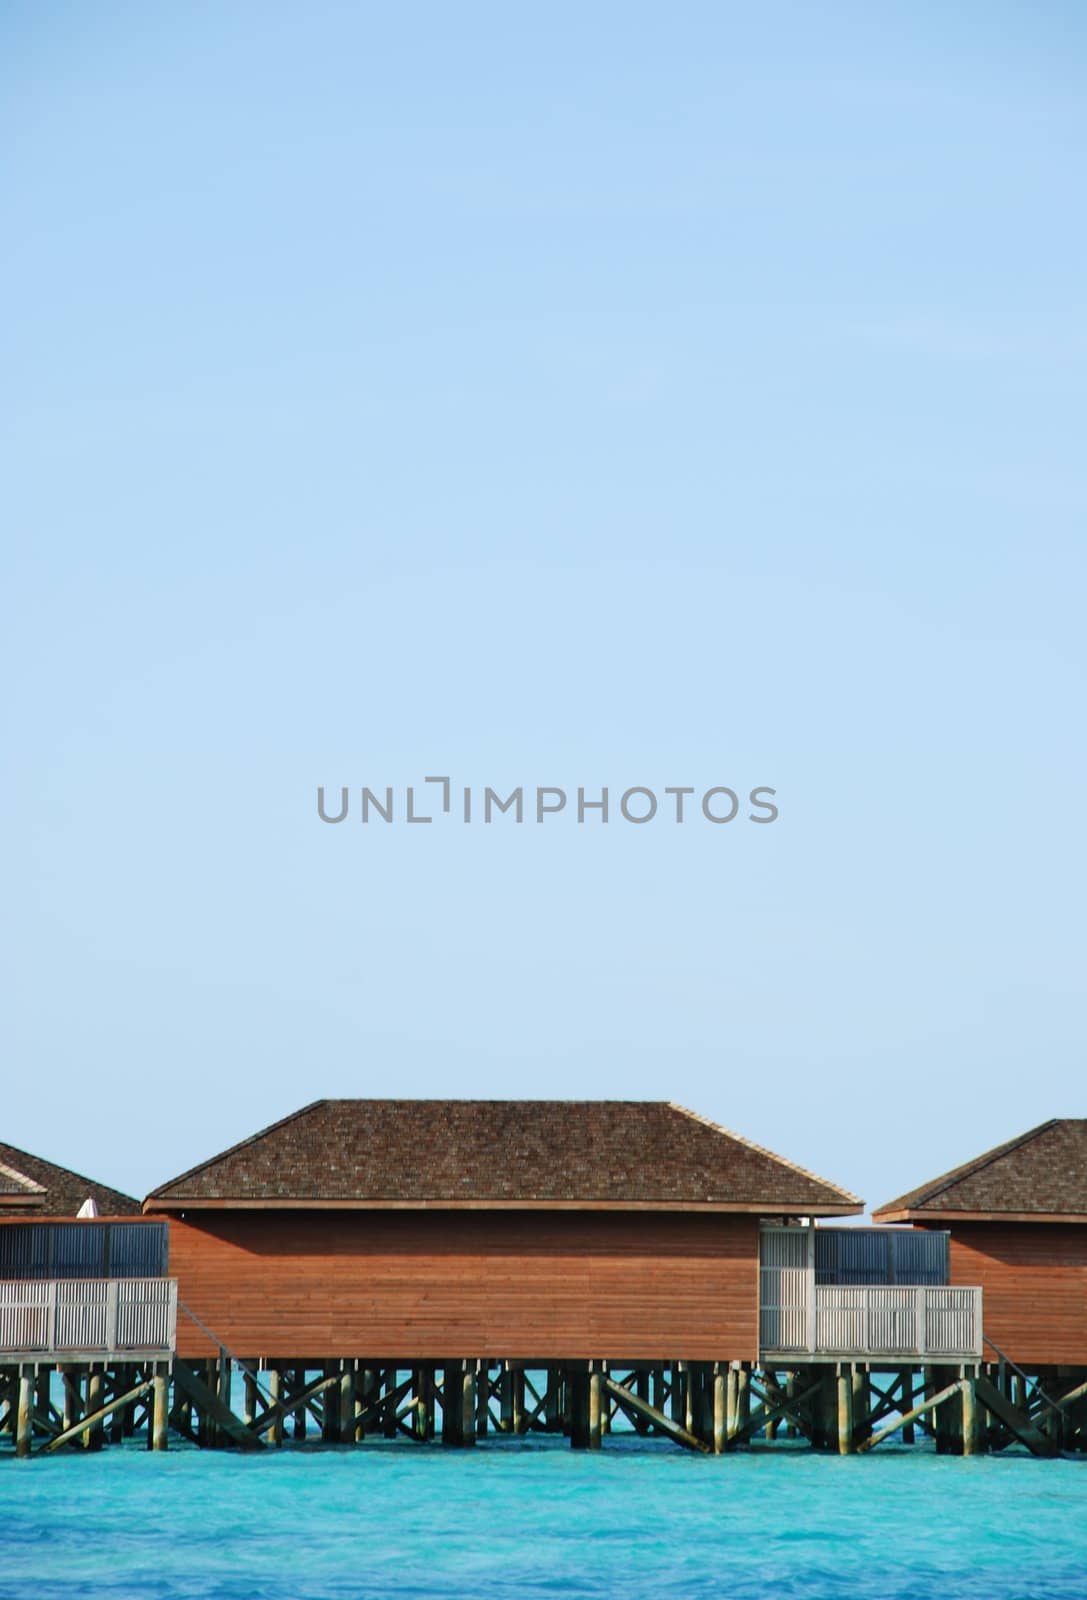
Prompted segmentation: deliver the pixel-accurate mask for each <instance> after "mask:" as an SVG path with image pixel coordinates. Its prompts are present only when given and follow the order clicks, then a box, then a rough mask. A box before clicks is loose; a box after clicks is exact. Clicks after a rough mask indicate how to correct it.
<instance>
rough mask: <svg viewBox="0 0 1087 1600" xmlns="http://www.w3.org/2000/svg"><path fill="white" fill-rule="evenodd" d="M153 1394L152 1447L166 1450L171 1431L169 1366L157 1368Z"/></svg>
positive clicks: (153, 1381) (153, 1382) (153, 1380)
mask: <svg viewBox="0 0 1087 1600" xmlns="http://www.w3.org/2000/svg"><path fill="white" fill-rule="evenodd" d="M151 1395H152V1404H151V1429H150V1433H151V1448H152V1450H165V1449H166V1448H167V1444H168V1440H169V1433H170V1373H169V1369H168V1368H167V1367H165V1366H159V1367H156V1368H155V1376H154V1378H153V1379H152V1390H151Z"/></svg>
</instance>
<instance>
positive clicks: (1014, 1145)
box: [873, 1117, 1075, 1216]
mask: <svg viewBox="0 0 1087 1600" xmlns="http://www.w3.org/2000/svg"><path fill="white" fill-rule="evenodd" d="M1073 1120H1075V1119H1074V1118H1062V1117H1050V1118H1049V1119H1048V1120H1047V1121H1046V1122H1040V1123H1039V1124H1038V1126H1037V1127H1036V1128H1028V1129H1027V1131H1026V1133H1020V1134H1017V1135H1016V1137H1015V1138H1014V1139H1006V1140H1005V1141H1004V1143H1003V1144H997V1145H994V1146H993V1148H992V1149H991V1150H983V1151H982V1153H981V1155H980V1156H975V1157H974V1159H973V1160H972V1161H964V1162H963V1163H962V1164H961V1165H960V1166H957V1167H950V1168H949V1169H948V1170H947V1171H946V1172H942V1173H941V1174H940V1176H939V1177H938V1178H933V1179H932V1180H931V1182H930V1183H928V1184H922V1185H921V1187H920V1188H918V1189H907V1190H906V1193H905V1194H902V1195H899V1197H898V1199H897V1200H888V1201H887V1202H886V1203H885V1204H884V1205H881V1206H878V1207H877V1208H876V1211H875V1212H873V1216H875V1215H877V1214H878V1213H879V1212H881V1211H895V1210H898V1209H899V1208H901V1209H904V1210H906V1211H920V1210H922V1209H923V1207H925V1206H927V1205H928V1204H929V1202H930V1201H932V1200H935V1199H936V1197H937V1195H941V1194H946V1192H947V1191H948V1189H953V1188H954V1187H955V1185H956V1184H957V1183H962V1182H963V1181H964V1180H965V1179H966V1178H973V1177H976V1176H977V1174H978V1173H979V1172H984V1171H985V1168H986V1167H991V1166H992V1165H993V1163H994V1162H996V1161H1002V1160H1003V1159H1004V1157H1005V1156H1010V1155H1011V1153H1012V1151H1013V1150H1021V1149H1022V1147H1023V1146H1024V1145H1025V1144H1030V1142H1031V1141H1032V1140H1033V1139H1037V1138H1038V1137H1039V1135H1040V1134H1043V1133H1045V1132H1047V1131H1048V1129H1050V1128H1055V1127H1057V1126H1058V1124H1059V1123H1061V1122H1062V1121H1073ZM903 1201H906V1202H907V1204H906V1205H905V1206H903V1204H902V1203H903Z"/></svg>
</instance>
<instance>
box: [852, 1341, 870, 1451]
mask: <svg viewBox="0 0 1087 1600" xmlns="http://www.w3.org/2000/svg"><path fill="white" fill-rule="evenodd" d="M870 1374H871V1367H870V1366H869V1364H868V1363H867V1362H864V1361H854V1363H853V1377H852V1382H853V1444H854V1446H855V1445H857V1444H859V1442H860V1441H861V1440H862V1439H867V1437H868V1435H869V1434H870V1433H871V1431H872V1430H871V1428H870V1427H869V1424H868V1414H869V1411H870V1399H871V1390H870V1388H869V1377H870Z"/></svg>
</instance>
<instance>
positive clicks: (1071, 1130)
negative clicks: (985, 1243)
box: [872, 1117, 1087, 1220]
mask: <svg viewBox="0 0 1087 1600" xmlns="http://www.w3.org/2000/svg"><path fill="white" fill-rule="evenodd" d="M956 1213H958V1214H962V1213H967V1214H970V1215H974V1216H994V1217H1000V1216H1005V1217H1007V1216H1017V1217H1030V1216H1039V1217H1069V1216H1071V1217H1087V1120H1085V1119H1083V1118H1075V1117H1062V1118H1054V1119H1053V1120H1052V1121H1050V1122H1043V1123H1042V1124H1041V1125H1040V1127H1037V1128H1031V1130H1030V1132H1029V1133H1023V1134H1020V1136H1019V1137H1018V1138H1017V1139H1009V1140H1008V1142H1007V1144H1001V1145H997V1147H996V1149H995V1150H987V1151H986V1152H985V1154H984V1155H981V1156H977V1157H976V1158H975V1159H974V1160H973V1161H968V1162H967V1163H966V1164H965V1165H964V1166H961V1167H955V1168H954V1169H953V1170H952V1171H951V1172H945V1173H944V1174H943V1176H942V1177H940V1178H933V1179H931V1180H930V1182H928V1183H923V1184H921V1186H920V1187H919V1188H917V1189H911V1190H910V1192H909V1194H904V1195H901V1196H900V1197H899V1198H898V1199H897V1200H889V1201H888V1202H887V1204H886V1205H883V1206H880V1208H879V1210H878V1211H874V1212H873V1213H872V1215H873V1217H882V1218H884V1219H887V1218H889V1217H892V1216H893V1217H896V1218H897V1217H899V1216H902V1214H908V1216H902V1219H903V1220H908V1217H909V1216H913V1215H914V1214H918V1215H921V1216H943V1215H948V1216H953V1215H955V1214H956Z"/></svg>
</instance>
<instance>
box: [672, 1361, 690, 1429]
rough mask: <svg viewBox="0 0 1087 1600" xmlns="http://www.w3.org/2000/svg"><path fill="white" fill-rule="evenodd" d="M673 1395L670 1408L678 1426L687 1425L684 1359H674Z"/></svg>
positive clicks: (673, 1419) (684, 1427) (684, 1426)
mask: <svg viewBox="0 0 1087 1600" xmlns="http://www.w3.org/2000/svg"><path fill="white" fill-rule="evenodd" d="M671 1379H672V1382H671V1395H670V1404H669V1410H670V1412H671V1414H672V1421H673V1422H674V1423H675V1424H676V1426H677V1427H679V1428H683V1429H684V1430H686V1427H687V1366H686V1363H685V1362H683V1361H673V1362H672V1369H671Z"/></svg>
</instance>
